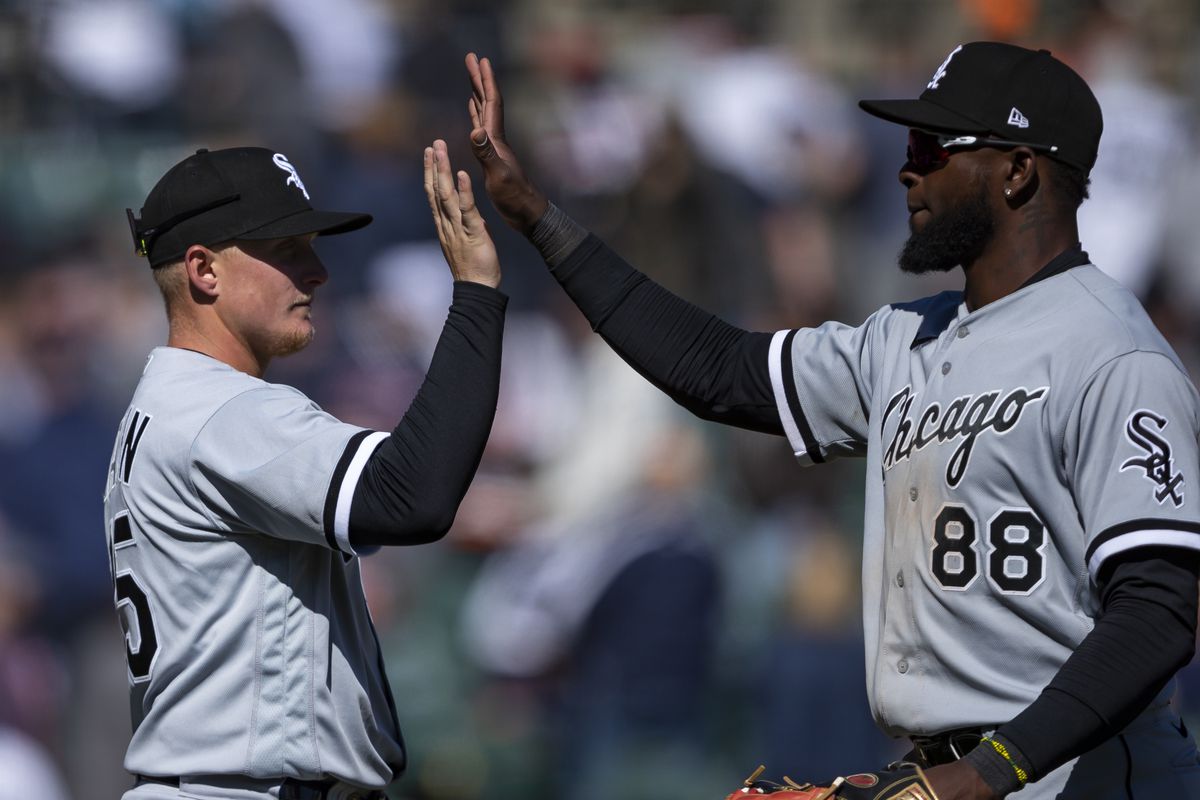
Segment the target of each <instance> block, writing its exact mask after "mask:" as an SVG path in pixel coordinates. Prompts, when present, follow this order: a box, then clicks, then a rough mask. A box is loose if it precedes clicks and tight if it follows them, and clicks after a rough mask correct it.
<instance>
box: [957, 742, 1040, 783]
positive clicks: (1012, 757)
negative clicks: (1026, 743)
mask: <svg viewBox="0 0 1200 800" xmlns="http://www.w3.org/2000/svg"><path fill="white" fill-rule="evenodd" d="M993 742H994V743H995V744H993ZM996 744H998V745H1000V747H999V748H998V747H996ZM1000 748H1003V752H1002V751H1001V749H1000ZM1005 753H1007V754H1008V756H1007V757H1005ZM963 761H966V762H967V763H968V764H970V765H971V766H972V767H974V768H975V770H976V771H977V772H978V773H979V775H980V777H982V778H983V782H984V783H986V784H987V785H988V786H989V787H990V788H991V790H992V791H993V792H995V793H996V796H997V797H1005V796H1007V795H1010V794H1012V793H1013V792H1015V791H1017V790H1018V789H1020V788H1021V787H1022V786H1024V785H1025V783H1026V782H1028V780H1029V766H1028V764H1026V763H1025V756H1024V755H1022V754H1021V752H1020V751H1019V750H1017V748H1016V747H1014V746H1013V744H1012V742H1009V741H1008V740H1006V739H1005V738H1004V737H1002V736H991V737H985V738H984V740H983V741H982V742H981V743H980V744H979V746H978V747H976V748H975V749H974V750H972V751H971V752H969V753H967V754H966V756H964V757H963ZM1018 770H1019V772H1018ZM1022 774H1024V775H1025V779H1024V780H1022V779H1021V775H1022Z"/></svg>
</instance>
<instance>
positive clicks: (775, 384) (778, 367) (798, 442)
mask: <svg viewBox="0 0 1200 800" xmlns="http://www.w3.org/2000/svg"><path fill="white" fill-rule="evenodd" d="M789 333H791V331H776V332H775V335H774V336H772V337H771V350H770V354H769V355H768V356H767V367H768V368H769V369H770V372H771V389H772V391H773V392H774V394H775V408H776V409H778V410H779V421H780V422H781V423H783V432H784V433H786V434H787V438H788V442H789V443H790V444H791V445H792V453H793V454H794V455H795V456H796V458H804V457H805V456H807V455H808V449H807V448H806V447H805V446H804V437H802V436H801V435H800V426H798V425H797V424H796V419H795V417H793V416H792V409H791V406H790V405H789V404H788V399H787V390H786V389H785V388H784V385H783V382H784V380H791V379H792V378H793V376H790V375H784V374H783V343H784V342H785V341H786V340H787V337H788V334H789Z"/></svg>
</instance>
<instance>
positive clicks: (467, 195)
mask: <svg viewBox="0 0 1200 800" xmlns="http://www.w3.org/2000/svg"><path fill="white" fill-rule="evenodd" d="M455 177H457V185H456V184H455ZM425 196H426V197H427V198H429V208H430V210H431V211H432V212H433V222H434V225H436V226H437V234H438V241H439V242H440V243H441V245H442V255H444V256H445V257H446V263H447V264H449V265H450V272H451V274H452V275H454V280H456V281H471V282H473V283H483V284H486V285H488V286H491V287H493V288H495V287H496V286H499V285H500V258H499V256H497V255H496V246H495V245H494V244H493V243H492V237H491V235H490V234H489V233H488V231H487V226H486V225H485V224H484V222H483V217H481V216H479V208H478V207H477V206H476V205H475V195H474V194H473V193H472V192H471V178H470V176H468V175H467V173H466V172H463V171H462V170H459V172H458V175H457V176H455V175H453V174H452V172H451V169H450V154H449V153H448V152H447V151H446V143H445V142H444V141H442V140H441V139H437V140H435V141H434V143H433V146H432V147H426V148H425Z"/></svg>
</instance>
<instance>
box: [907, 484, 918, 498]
mask: <svg viewBox="0 0 1200 800" xmlns="http://www.w3.org/2000/svg"><path fill="white" fill-rule="evenodd" d="M908 499H909V500H916V499H917V487H915V486H914V487H912V488H911V489H909V490H908Z"/></svg>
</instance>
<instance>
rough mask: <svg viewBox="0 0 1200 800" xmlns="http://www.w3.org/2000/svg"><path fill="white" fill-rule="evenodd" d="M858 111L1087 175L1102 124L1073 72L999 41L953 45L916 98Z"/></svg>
mask: <svg viewBox="0 0 1200 800" xmlns="http://www.w3.org/2000/svg"><path fill="white" fill-rule="evenodd" d="M859 106H860V107H861V108H862V109H863V110H864V111H866V112H867V113H869V114H874V115H875V116H877V117H881V118H883V119H886V120H888V121H889V122H895V123H899V124H900V125H905V126H907V127H909V128H916V129H918V130H923V131H930V132H933V133H940V134H948V135H951V136H984V137H987V136H991V137H995V138H998V139H1004V140H1015V141H1017V142H1019V143H1020V144H1024V145H1028V146H1030V147H1037V148H1040V149H1041V150H1042V151H1044V152H1047V153H1049V157H1050V158H1054V159H1057V160H1059V161H1063V162H1065V163H1067V164H1072V165H1074V166H1076V167H1079V168H1080V169H1082V170H1084V171H1088V170H1090V169H1091V168H1092V165H1093V164H1095V163H1096V153H1097V151H1098V149H1099V146H1100V133H1101V131H1102V130H1103V127H1104V122H1103V119H1102V116H1101V113H1100V104H1099V103H1098V102H1097V101H1096V97H1095V95H1094V94H1092V90H1091V89H1090V88H1088V85H1087V83H1085V82H1084V80H1083V78H1081V77H1080V76H1079V75H1078V74H1077V73H1076V72H1075V71H1074V70H1073V69H1071V68H1070V67H1069V66H1067V65H1066V64H1064V63H1063V62H1062V61H1059V60H1058V59H1057V58H1055V57H1054V56H1052V55H1051V54H1050V51H1048V50H1029V49H1027V48H1024V47H1018V46H1016V45H1012V44H1005V43H1003V42H969V43H967V44H962V45H959V46H958V47H955V48H954V49H953V50H951V51H950V54H949V55H948V56H946V58H945V60H944V61H942V63H941V64H940V65H939V66H938V68H937V70H936V71H935V72H934V74H933V77H932V79H931V80H930V81H929V83H927V84H926V86H925V91H923V92H922V93H921V96H920V97H918V98H916V99H915V100H863V101H861V102H860V103H859ZM1013 128H1018V129H1020V131H1021V133H1020V134H1019V135H1014V132H1013Z"/></svg>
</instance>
